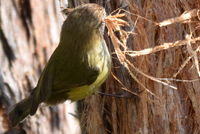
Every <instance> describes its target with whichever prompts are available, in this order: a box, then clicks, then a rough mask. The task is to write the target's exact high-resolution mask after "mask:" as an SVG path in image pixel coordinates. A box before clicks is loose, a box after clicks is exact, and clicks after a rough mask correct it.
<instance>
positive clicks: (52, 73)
mask: <svg viewBox="0 0 200 134" xmlns="http://www.w3.org/2000/svg"><path fill="white" fill-rule="evenodd" d="M105 17H106V12H105V9H104V8H103V7H101V6H99V5H97V4H85V5H82V6H79V7H77V8H75V9H74V10H73V11H72V12H70V13H69V15H68V17H67V19H66V20H65V22H64V24H63V26H62V31H61V37H60V43H59V45H58V47H57V48H56V50H55V51H54V53H53V54H52V56H51V58H50V59H49V61H48V63H47V65H46V66H45V68H44V70H43V72H42V74H41V76H40V79H39V81H38V84H37V86H36V87H35V88H34V90H33V92H32V93H31V95H30V96H29V97H28V98H26V99H24V100H22V101H21V102H19V103H17V104H16V105H15V107H14V109H13V110H12V111H11V112H10V113H9V117H10V121H11V124H12V125H13V126H16V125H17V124H18V123H19V122H20V121H22V120H23V119H24V118H25V117H26V116H28V115H34V114H35V112H36V111H37V108H38V106H39V104H40V103H42V102H44V103H46V104H50V105H54V104H57V103H61V102H64V101H65V100H72V101H76V100H81V99H83V98H85V97H86V96H88V95H91V94H93V93H95V91H96V90H97V89H98V87H99V86H100V85H101V84H102V83H103V82H104V81H105V80H106V78H107V76H108V74H109V72H110V68H111V57H110V54H109V52H108V48H107V46H106V43H105V40H104V38H103V32H104V28H105V23H104V19H105Z"/></svg>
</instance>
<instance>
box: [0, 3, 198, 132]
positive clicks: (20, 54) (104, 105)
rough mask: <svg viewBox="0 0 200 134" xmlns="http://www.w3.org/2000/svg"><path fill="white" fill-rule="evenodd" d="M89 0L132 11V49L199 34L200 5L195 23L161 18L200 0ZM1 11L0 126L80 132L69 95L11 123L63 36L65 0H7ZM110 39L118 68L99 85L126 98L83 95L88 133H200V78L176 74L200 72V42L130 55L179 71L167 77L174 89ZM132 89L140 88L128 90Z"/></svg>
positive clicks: (154, 67)
mask: <svg viewBox="0 0 200 134" xmlns="http://www.w3.org/2000/svg"><path fill="white" fill-rule="evenodd" d="M82 1H84V2H85V3H88V2H95V3H98V4H100V5H102V6H104V7H105V8H106V11H107V13H108V14H109V13H111V12H112V11H113V10H115V9H117V8H120V7H122V8H124V9H125V10H127V11H128V12H130V13H132V15H131V14H128V15H127V18H128V19H127V18H126V19H127V21H128V22H129V23H130V28H128V29H126V28H125V29H126V30H132V31H133V32H134V33H135V34H133V35H130V37H129V39H128V42H127V46H128V49H130V50H133V51H139V50H143V49H146V48H153V47H155V46H159V45H162V44H163V43H169V42H170V43H171V42H172V43H173V42H176V41H179V40H185V39H186V34H191V32H192V38H196V37H199V35H200V32H199V24H200V23H199V19H200V17H199V11H198V16H197V17H193V18H192V19H190V21H191V22H189V21H185V23H182V22H180V21H179V22H178V23H173V24H171V25H167V26H163V27H159V26H158V23H159V22H161V21H164V20H167V19H169V18H174V17H178V16H180V15H181V14H183V13H184V12H185V11H189V10H191V9H200V0H188V1H186V0H167V1H166V0H156V1H155V0H145V1H143V0H141V1H136V0H124V1H123V0H111V1H104V0H90V1H88V0H82ZM82 1H76V0H74V1H69V4H68V5H69V7H73V6H77V5H80V4H81V3H83V2H82ZM0 13H1V16H0V18H1V19H0V44H1V48H0V63H1V64H0V133H7V134H14V133H16V134H17V133H28V134H34V133H36V134H45V133H48V134H51V133H52V134H54V133H56V134H59V133H63V134H66V133H69V134H78V133H81V132H79V123H78V121H77V119H76V116H72V114H70V113H74V111H76V108H75V107H74V106H75V104H71V103H70V102H66V103H64V104H60V105H57V106H53V107H40V108H39V109H38V111H37V113H36V114H35V115H34V116H31V117H28V119H26V120H25V121H24V122H22V123H21V124H20V125H18V126H17V127H16V128H12V127H11V126H10V124H9V120H8V116H7V113H8V111H10V109H11V108H12V106H13V105H14V104H15V103H16V102H19V101H20V100H22V99H23V98H25V97H26V96H28V95H29V94H30V92H31V89H32V88H34V86H35V85H36V83H37V80H38V78H39V76H40V74H41V71H42V69H43V67H44V65H45V64H46V63H47V61H48V58H49V57H50V55H51V54H52V52H53V50H54V49H55V48H56V46H57V44H58V43H59V35H60V34H59V33H60V27H61V24H62V22H63V21H64V17H63V15H62V13H61V8H60V2H59V1H58V0H56V1H54V0H48V1H47V0H46V1H37V0H31V1H30V0H10V1H9V0H1V3H0ZM140 16H142V17H140ZM116 34H117V33H116ZM105 39H106V42H107V45H108V47H109V50H110V53H112V58H113V67H112V74H111V75H110V77H109V79H108V80H107V81H106V82H105V84H103V86H102V87H101V89H100V91H101V92H103V93H109V94H117V95H121V96H122V97H110V96H102V95H99V94H96V95H92V96H90V97H87V98H86V99H84V100H82V101H79V102H78V115H79V116H78V118H79V120H80V126H81V130H82V133H84V134H147V133H149V134H154V133H155V134H159V133H164V134H171V133H178V134H179V133H180V134H198V133H200V129H199V126H200V118H199V114H200V108H199V105H200V90H199V87H200V82H199V81H198V80H196V81H192V82H191V81H186V82H185V81H177V79H179V80H194V79H199V75H198V73H199V70H198V62H197V61H198V60H199V59H198V55H199V53H194V51H195V50H196V49H197V47H198V46H199V42H195V43H191V45H190V44H189V43H188V42H187V43H188V44H187V45H182V46H179V47H173V48H170V49H167V50H163V51H159V52H156V53H151V54H148V55H144V56H138V57H131V56H127V59H128V60H129V61H131V63H132V64H133V65H134V66H135V67H136V68H138V69H139V70H140V71H142V72H144V73H145V74H147V75H149V76H152V77H156V78H173V81H170V80H171V79H168V81H163V82H167V83H168V84H170V85H173V86H174V87H177V89H173V88H171V87H169V86H166V85H163V84H161V83H159V82H155V81H153V80H152V79H150V78H147V77H146V76H145V75H144V74H141V73H138V72H137V70H136V69H135V70H134V69H132V70H130V71H128V70H127V68H126V66H124V65H123V64H121V63H120V62H119V60H117V56H116V54H113V52H115V50H114V47H113V45H112V43H111V41H110V38H109V37H108V35H107V33H106V32H105ZM188 57H191V59H190V60H188V62H187V64H185V66H184V67H183V69H182V70H181V71H180V72H179V73H178V75H175V74H176V73H177V72H178V70H179V69H180V68H181V67H182V65H183V64H184V63H186V60H187V58H188ZM195 57H196V59H195ZM131 74H134V76H135V77H136V78H137V79H138V80H139V82H136V79H133V76H131ZM116 77H117V79H118V80H116ZM175 79H176V81H175ZM119 80H120V81H121V83H122V84H120V83H119ZM141 84H142V85H144V86H145V87H146V88H147V89H144V87H143V86H142V85H141ZM125 88H126V89H128V90H130V91H131V92H134V93H135V94H137V95H133V94H131V93H130V92H127V91H125ZM148 90H149V91H148ZM74 109H75V110H74Z"/></svg>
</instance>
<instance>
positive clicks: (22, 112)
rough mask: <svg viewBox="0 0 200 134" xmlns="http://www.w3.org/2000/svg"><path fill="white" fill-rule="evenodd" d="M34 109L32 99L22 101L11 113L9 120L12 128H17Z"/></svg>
mask: <svg viewBox="0 0 200 134" xmlns="http://www.w3.org/2000/svg"><path fill="white" fill-rule="evenodd" d="M31 108H32V97H31V96H29V97H28V98H26V99H24V100H22V101H21V102H19V103H17V104H16V105H15V107H14V108H13V110H12V111H11V112H10V113H9V118H10V121H11V124H12V126H16V125H17V124H18V123H19V122H20V121H22V120H23V119H24V118H26V116H28V115H29V114H30V112H31Z"/></svg>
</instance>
